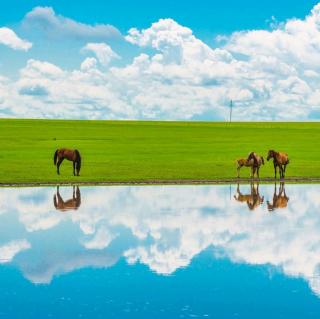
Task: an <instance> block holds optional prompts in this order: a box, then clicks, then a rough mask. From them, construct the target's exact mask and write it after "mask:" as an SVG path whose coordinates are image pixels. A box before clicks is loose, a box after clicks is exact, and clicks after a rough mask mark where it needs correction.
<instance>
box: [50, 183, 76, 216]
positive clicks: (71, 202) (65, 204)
mask: <svg viewBox="0 0 320 319" xmlns="http://www.w3.org/2000/svg"><path fill="white" fill-rule="evenodd" d="M53 204H54V207H55V208H56V209H57V210H60V211H62V212H66V211H69V210H77V209H78V208H79V207H80V205H81V194H80V189H79V187H78V186H77V190H76V191H75V187H74V186H73V193H72V198H71V199H68V200H66V201H64V200H63V198H62V197H61V195H60V193H59V186H57V194H54V196H53Z"/></svg>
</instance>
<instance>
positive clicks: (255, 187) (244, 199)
mask: <svg viewBox="0 0 320 319" xmlns="http://www.w3.org/2000/svg"><path fill="white" fill-rule="evenodd" d="M234 199H235V200H236V201H238V202H240V203H247V205H248V208H249V209H250V210H254V209H256V208H257V207H259V206H260V205H261V204H262V203H263V200H264V196H260V194H259V183H257V184H255V183H251V185H250V193H249V194H242V193H241V191H240V185H239V184H238V186H237V194H236V195H234Z"/></svg>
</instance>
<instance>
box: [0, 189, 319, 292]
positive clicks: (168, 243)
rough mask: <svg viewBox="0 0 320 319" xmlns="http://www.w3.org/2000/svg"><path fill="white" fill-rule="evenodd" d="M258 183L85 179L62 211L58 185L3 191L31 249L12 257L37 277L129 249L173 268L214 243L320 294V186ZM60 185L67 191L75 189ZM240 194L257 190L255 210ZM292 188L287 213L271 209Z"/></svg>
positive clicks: (153, 264) (130, 254) (129, 256)
mask: <svg viewBox="0 0 320 319" xmlns="http://www.w3.org/2000/svg"><path fill="white" fill-rule="evenodd" d="M252 187H253V186H252V185H251V186H250V185H241V187H240V189H241V191H240V189H239V188H238V187H237V186H232V189H231V190H230V188H229V186H163V187H161V186H147V187H129V186H128V187H120V186H117V187H83V188H81V195H82V198H81V206H80V207H78V210H77V213H76V214H60V213H59V212H57V211H56V210H55V207H54V206H53V205H52V194H53V193H54V192H55V190H54V189H53V188H36V189H2V190H1V193H0V199H1V203H6V204H4V205H2V206H1V207H2V211H1V214H0V218H4V217H5V216H6V215H7V214H10V218H12V220H13V224H19V225H20V226H19V227H21V225H22V226H23V229H24V233H23V232H21V231H20V232H19V237H20V236H21V235H22V233H23V236H24V237H25V238H26V240H27V241H28V242H30V245H31V246H32V248H30V249H28V250H26V251H24V253H23V254H18V255H17V256H16V257H14V255H13V257H12V258H11V259H10V260H11V262H12V263H13V264H15V265H16V266H17V267H19V268H21V270H22V272H23V273H24V274H25V276H26V277H27V278H28V279H29V280H31V281H33V282H36V283H49V282H50V281H51V280H52V278H53V276H57V275H59V274H62V273H65V272H70V271H72V270H74V269H78V268H82V267H89V266H91V267H110V266H111V265H113V264H115V263H116V262H117V260H119V259H120V258H121V257H123V258H126V260H127V261H128V262H129V263H130V264H133V263H137V262H140V263H144V264H146V265H148V267H149V268H150V269H151V270H152V271H154V272H156V273H158V274H172V273H173V272H174V271H176V270H177V269H179V268H181V267H187V266H188V265H189V263H190V262H191V260H192V259H193V257H194V256H196V255H197V254H199V253H200V252H202V251H203V250H204V249H206V248H208V247H215V248H219V252H220V253H221V252H222V254H223V256H224V257H228V258H229V259H230V260H231V261H233V262H237V263H246V264H252V265H273V266H275V267H278V268H279V269H281V270H282V271H283V273H284V274H286V275H287V276H293V277H301V278H304V279H305V280H306V281H307V282H308V283H309V285H310V287H311V289H312V290H313V291H314V292H315V293H316V294H318V295H320V282H319V280H318V278H319V277H320V231H319V230H320V214H319V212H320V209H319V208H320V197H319V195H318V194H319V191H320V186H319V185H308V186H305V185H286V190H284V185H282V186H281V185H280V188H279V190H278V189H277V188H276V190H275V189H274V186H273V185H260V186H259V187H258V188H257V186H254V189H253V188H252ZM60 192H61V196H62V198H64V197H65V198H67V196H66V194H70V188H61V189H60ZM79 192H80V191H79ZM239 193H241V194H249V195H248V196H249V197H247V200H248V201H249V203H250V205H251V207H252V208H254V210H253V209H250V205H249V204H248V202H247V201H245V202H246V203H247V205H242V203H240V204H241V205H239V202H238V200H239V198H240V197H239V196H240V195H239ZM234 194H235V196H236V198H237V199H238V200H235V199H234V197H233V195H234ZM279 194H280V195H279ZM286 194H290V202H288V200H287V201H286V205H279V207H282V209H281V214H280V213H279V214H278V213H277V214H270V213H269V211H268V205H267V203H268V202H269V204H270V205H271V204H274V203H276V202H277V201H275V197H277V196H280V197H282V198H285V197H287V195H286ZM63 196H64V197H63ZM250 196H251V197H250ZM6 198H10V204H8V202H7V201H6ZM287 199H289V198H288V197H287ZM240 202H241V201H240ZM248 207H249V209H248ZM274 208H275V209H276V208H278V207H276V205H274ZM279 212H280V211H279ZM0 227H5V225H4V223H0ZM17 227H18V226H17ZM0 231H1V229H0ZM11 235H12V233H11ZM16 235H17V236H18V233H17V234H16ZM1 238H2V239H1V240H3V241H4V242H8V241H9V240H7V239H5V238H4V237H3V236H2V237H1ZM20 238H21V237H20ZM57 241H58V243H60V244H57ZM120 242H121V244H120ZM0 245H1V242H0ZM31 246H30V247H31ZM213 251H215V250H214V249H213ZM47 252H50V254H49V253H47ZM0 254H2V252H1V250H0ZM1 258H2V255H0V259H1ZM214 258H219V256H214Z"/></svg>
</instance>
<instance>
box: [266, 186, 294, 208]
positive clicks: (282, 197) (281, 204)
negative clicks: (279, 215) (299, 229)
mask: <svg viewBox="0 0 320 319" xmlns="http://www.w3.org/2000/svg"><path fill="white" fill-rule="evenodd" d="M288 201H289V197H287V195H286V190H285V185H284V183H280V187H279V192H278V193H277V184H274V193H273V199H272V202H269V201H267V205H268V210H269V211H270V212H272V211H274V210H276V209H279V208H286V207H287V206H288Z"/></svg>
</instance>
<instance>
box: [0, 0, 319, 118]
mask: <svg viewBox="0 0 320 319" xmlns="http://www.w3.org/2000/svg"><path fill="white" fill-rule="evenodd" d="M2 12H3V13H5V14H3V13H2V14H0V117H3V118H8V117H10V118H11V117H13V118H21V117H28V118H76V119H145V120H149V119H150V120H210V121H211V120H213V121H225V120H227V119H228V116H229V104H230V100H233V101H234V111H233V118H234V120H239V121H246V120H252V121H270V120H276V121H297V120H301V121H307V120H319V119H320V89H319V83H320V66H319V65H320V64H319V61H320V4H318V2H317V1H311V0H310V1H288V0H283V1H281V3H280V4H279V1H270V0H269V1H264V0H263V1H252V0H244V1H236V0H229V1H208V0H199V1H196V2H195V1H171V0H170V1H169V0H163V1H153V2H150V1H145V0H142V1H135V2H133V1H125V0H118V1H97V0H91V1H84V0H79V1H77V2H71V1H62V0H61V1H60V0H55V1H36V0H29V1H23V2H22V1H20V0H12V1H10V2H5V3H3V4H2Z"/></svg>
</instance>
